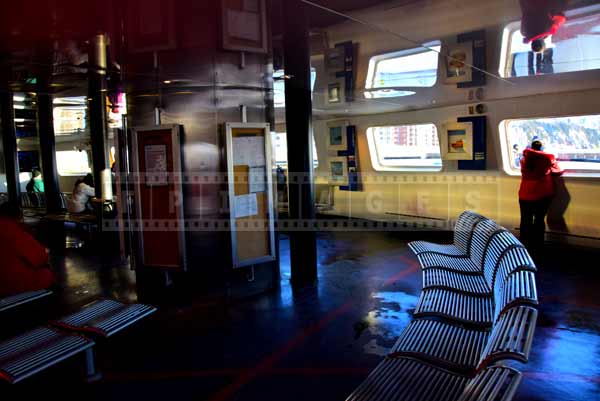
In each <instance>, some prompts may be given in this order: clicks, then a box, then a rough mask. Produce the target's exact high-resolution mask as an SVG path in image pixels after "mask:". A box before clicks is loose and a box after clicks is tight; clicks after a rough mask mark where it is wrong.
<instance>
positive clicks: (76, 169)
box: [56, 150, 92, 176]
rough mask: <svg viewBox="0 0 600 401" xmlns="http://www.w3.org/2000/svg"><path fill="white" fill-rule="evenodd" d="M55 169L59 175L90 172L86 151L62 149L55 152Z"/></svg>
mask: <svg viewBox="0 0 600 401" xmlns="http://www.w3.org/2000/svg"><path fill="white" fill-rule="evenodd" d="M56 170H57V171H58V174H59V175H62V176H72V175H85V174H87V173H91V172H92V169H91V167H90V161H89V158H88V153H87V152H86V151H78V150H64V151H58V152H56Z"/></svg>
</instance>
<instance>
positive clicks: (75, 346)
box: [0, 327, 95, 383]
mask: <svg viewBox="0 0 600 401" xmlns="http://www.w3.org/2000/svg"><path fill="white" fill-rule="evenodd" d="M93 346H94V341H92V340H90V339H88V338H85V337H83V336H80V335H77V334H69V333H63V332H59V331H56V330H54V329H52V328H49V327H39V328H37V329H34V330H32V331H30V332H28V333H25V334H22V335H19V336H17V337H14V338H12V339H10V340H8V341H5V342H3V343H0V379H3V380H4V381H7V382H9V383H18V382H20V381H21V380H24V379H26V378H28V377H30V376H32V375H34V374H36V373H38V372H41V371H42V370H44V369H46V368H49V367H51V366H53V365H55V364H57V363H59V362H61V361H63V360H65V359H67V358H69V357H71V356H74V355H76V354H79V353H82V352H85V355H86V358H87V368H88V370H87V373H88V376H92V375H94V374H95V369H94V362H93V353H92V347H93Z"/></svg>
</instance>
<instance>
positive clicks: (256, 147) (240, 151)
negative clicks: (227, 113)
mask: <svg viewBox="0 0 600 401" xmlns="http://www.w3.org/2000/svg"><path fill="white" fill-rule="evenodd" d="M232 150H233V165H234V166H250V167H260V166H265V165H266V162H265V138H264V137H262V136H249V137H244V136H242V137H236V138H233V149H232Z"/></svg>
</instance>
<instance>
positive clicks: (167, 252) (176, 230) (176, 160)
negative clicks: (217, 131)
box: [131, 125, 186, 270]
mask: <svg viewBox="0 0 600 401" xmlns="http://www.w3.org/2000/svg"><path fill="white" fill-rule="evenodd" d="M131 131H132V142H133V146H132V147H133V152H132V155H133V172H134V175H133V180H134V185H135V203H136V220H137V222H138V226H139V229H138V241H137V242H138V254H139V261H140V263H141V265H142V266H145V267H157V268H166V269H176V270H185V267H186V266H185V233H184V226H185V224H184V219H183V195H182V185H181V179H180V177H181V142H180V141H181V132H182V127H181V126H179V125H167V126H158V127H151V128H134V129H132V130H131Z"/></svg>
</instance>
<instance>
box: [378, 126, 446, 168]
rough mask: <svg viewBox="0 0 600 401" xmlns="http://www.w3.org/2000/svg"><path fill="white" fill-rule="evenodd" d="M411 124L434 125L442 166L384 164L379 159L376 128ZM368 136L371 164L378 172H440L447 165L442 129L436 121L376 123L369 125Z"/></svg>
mask: <svg viewBox="0 0 600 401" xmlns="http://www.w3.org/2000/svg"><path fill="white" fill-rule="evenodd" d="M411 125H433V126H434V127H435V130H436V133H437V136H438V145H439V149H440V161H441V165H440V166H422V167H417V166H385V165H382V164H381V162H380V159H379V150H378V148H377V141H376V140H375V131H374V129H375V128H389V127H401V126H411ZM366 136H367V146H368V148H369V155H370V158H371V166H372V167H373V170H375V171H377V172H417V173H439V172H442V171H444V169H445V167H446V165H445V163H444V162H445V160H444V159H443V158H442V147H441V146H442V144H441V141H440V129H439V127H438V125H437V124H436V123H434V122H431V121H429V122H418V123H398V124H394V125H374V126H370V127H367V129H366Z"/></svg>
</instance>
